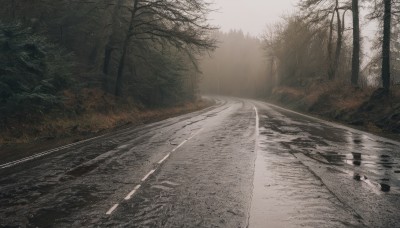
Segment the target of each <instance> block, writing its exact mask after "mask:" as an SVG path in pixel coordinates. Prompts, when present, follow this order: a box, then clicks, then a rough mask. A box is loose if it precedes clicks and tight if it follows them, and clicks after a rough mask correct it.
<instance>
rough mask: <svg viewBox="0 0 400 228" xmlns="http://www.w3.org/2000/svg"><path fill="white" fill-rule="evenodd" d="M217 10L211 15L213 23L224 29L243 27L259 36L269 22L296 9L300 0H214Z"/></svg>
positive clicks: (245, 30)
mask: <svg viewBox="0 0 400 228" xmlns="http://www.w3.org/2000/svg"><path fill="white" fill-rule="evenodd" d="M212 2H214V7H213V8H216V9H217V12H214V13H212V14H211V15H210V19H211V20H212V23H213V24H215V25H218V26H220V27H221V29H222V30H223V31H229V30H231V29H241V30H243V32H244V33H250V34H251V35H254V36H258V35H260V34H262V32H263V31H264V30H265V27H266V25H267V24H271V23H274V22H277V21H279V19H280V18H281V17H282V15H283V14H287V13H291V12H293V11H294V10H295V6H296V4H297V2H298V0H247V1H243V0H213V1H212Z"/></svg>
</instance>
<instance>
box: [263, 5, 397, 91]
mask: <svg viewBox="0 0 400 228" xmlns="http://www.w3.org/2000/svg"><path fill="white" fill-rule="evenodd" d="M298 7H299V12H298V13H296V14H294V15H289V16H285V17H284V19H283V20H282V21H280V22H278V23H276V24H273V25H270V26H269V27H268V29H267V32H265V34H264V37H263V44H264V46H265V54H266V56H267V60H266V62H267V64H266V65H268V66H269V70H268V72H269V73H268V75H269V76H268V77H269V83H270V84H273V85H291V86H305V85H310V84H313V83H318V82H322V81H326V82H329V81H342V82H343V83H345V84H349V85H352V86H353V87H359V86H365V85H372V84H373V80H371V74H379V75H380V78H381V79H380V80H379V84H380V85H381V86H382V87H383V88H384V89H385V90H386V91H389V88H390V85H391V84H393V83H394V82H396V81H398V78H400V75H399V71H398V69H400V67H398V66H399V64H398V63H399V62H400V58H399V57H398V56H400V48H399V47H400V46H399V43H400V42H399V41H400V37H399V35H400V33H399V23H398V21H399V17H398V13H399V9H400V1H397V0H379V1H376V0H374V1H372V0H366V1H360V0H335V1H323V0H302V1H300V3H299V6H298ZM361 7H362V8H363V9H365V8H367V9H368V10H369V13H370V14H369V15H368V17H367V19H369V20H377V21H378V22H379V23H380V25H381V28H382V29H381V30H380V33H379V34H378V36H377V39H376V43H375V50H378V51H377V52H376V54H375V57H374V58H372V59H371V60H370V63H368V64H367V65H366V67H365V68H364V69H360V68H361V66H360V64H361V63H362V60H363V57H362V54H361V50H362V46H361V44H362V40H361V37H360V8H361ZM350 14H351V18H352V20H347V18H348V17H349V15H350ZM346 20H347V21H346ZM378 72H379V73H378ZM391 74H392V75H391Z"/></svg>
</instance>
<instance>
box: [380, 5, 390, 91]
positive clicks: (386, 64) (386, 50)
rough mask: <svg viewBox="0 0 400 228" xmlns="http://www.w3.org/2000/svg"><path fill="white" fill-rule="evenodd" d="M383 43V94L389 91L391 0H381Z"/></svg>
mask: <svg viewBox="0 0 400 228" xmlns="http://www.w3.org/2000/svg"><path fill="white" fill-rule="evenodd" d="M383 3H384V14H383V41H382V86H383V89H384V90H385V92H387V93H388V92H389V89H390V34H391V21H392V0H383Z"/></svg>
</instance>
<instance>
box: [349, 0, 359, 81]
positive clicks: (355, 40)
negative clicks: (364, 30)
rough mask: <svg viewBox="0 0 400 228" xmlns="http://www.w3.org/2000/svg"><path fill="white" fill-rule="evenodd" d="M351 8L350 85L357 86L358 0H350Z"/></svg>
mask: <svg viewBox="0 0 400 228" xmlns="http://www.w3.org/2000/svg"><path fill="white" fill-rule="evenodd" d="M352 10H353V56H352V62H351V85H352V86H354V87H358V77H359V74H360V18H359V6H358V0H352Z"/></svg>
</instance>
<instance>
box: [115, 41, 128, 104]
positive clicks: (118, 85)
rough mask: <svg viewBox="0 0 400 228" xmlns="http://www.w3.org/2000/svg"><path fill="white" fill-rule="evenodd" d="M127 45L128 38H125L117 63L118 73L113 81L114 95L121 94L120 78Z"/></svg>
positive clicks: (118, 95)
mask: <svg viewBox="0 0 400 228" xmlns="http://www.w3.org/2000/svg"><path fill="white" fill-rule="evenodd" d="M128 45H129V39H126V40H125V42H124V46H123V49H122V55H121V58H120V61H119V64H118V73H117V79H116V81H115V94H114V95H115V96H117V97H120V96H121V95H122V82H123V81H122V78H123V75H124V68H125V59H126V53H127V52H128Z"/></svg>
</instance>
